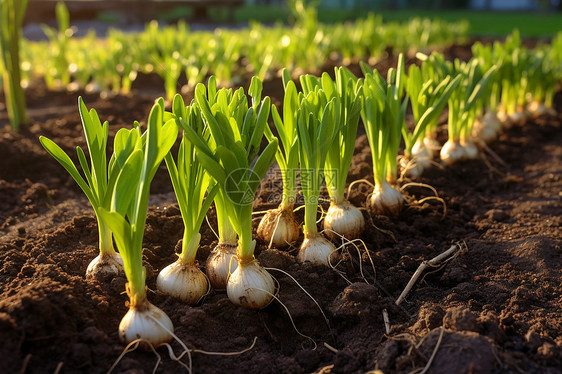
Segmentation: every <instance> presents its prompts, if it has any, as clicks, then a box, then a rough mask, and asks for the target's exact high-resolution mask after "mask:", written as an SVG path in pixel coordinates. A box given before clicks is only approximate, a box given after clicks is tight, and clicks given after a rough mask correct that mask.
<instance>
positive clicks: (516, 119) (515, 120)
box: [509, 110, 527, 125]
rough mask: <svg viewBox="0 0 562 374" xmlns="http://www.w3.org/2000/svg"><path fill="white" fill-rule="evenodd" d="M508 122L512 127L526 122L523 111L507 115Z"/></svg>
mask: <svg viewBox="0 0 562 374" xmlns="http://www.w3.org/2000/svg"><path fill="white" fill-rule="evenodd" d="M509 120H510V121H511V123H512V124H513V125H522V124H524V123H525V121H526V120H527V116H526V114H525V111H524V110H517V111H515V112H513V113H511V114H510V115H509Z"/></svg>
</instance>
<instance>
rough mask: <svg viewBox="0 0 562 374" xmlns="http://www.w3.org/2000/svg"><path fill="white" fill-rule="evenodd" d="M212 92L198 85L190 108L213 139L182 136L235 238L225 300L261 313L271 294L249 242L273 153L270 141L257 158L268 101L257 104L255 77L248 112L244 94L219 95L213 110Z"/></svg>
mask: <svg viewBox="0 0 562 374" xmlns="http://www.w3.org/2000/svg"><path fill="white" fill-rule="evenodd" d="M214 89H215V87H213V88H212V89H211V88H210V89H209V91H211V92H208V91H207V89H206V88H205V86H204V85H202V84H198V85H197V86H196V88H195V102H196V103H197V105H198V106H199V108H200V110H201V113H202V116H203V118H204V120H205V123H206V124H207V126H209V129H210V132H211V134H212V137H211V138H210V139H207V140H206V139H204V138H203V137H202V136H200V135H199V134H197V133H196V132H195V131H194V130H193V129H191V128H190V127H186V128H184V134H185V135H186V136H187V138H188V139H189V141H190V142H191V143H193V145H194V146H195V147H196V148H197V157H198V158H199V160H200V162H201V164H202V165H203V167H204V168H205V169H206V170H207V172H208V173H209V174H210V175H211V176H212V177H213V178H214V179H215V180H216V182H217V183H218V185H219V188H220V190H221V191H222V193H223V196H224V197H225V199H224V200H223V202H222V203H223V204H224V208H225V210H226V212H227V214H228V219H229V220H230V222H231V223H232V226H233V228H234V230H235V231H236V233H237V234H238V247H237V249H236V261H238V266H237V268H236V270H234V272H233V273H232V274H230V276H229V277H228V281H227V286H226V292H227V295H228V298H229V299H230V300H231V301H232V303H234V304H236V305H239V306H243V307H246V308H249V309H260V308H263V307H265V306H267V305H268V304H269V302H270V301H271V300H272V298H273V295H274V292H275V282H274V281H273V277H272V276H271V275H270V274H269V273H268V272H267V270H265V269H264V268H263V267H262V266H261V265H260V264H259V262H258V261H257V260H256V259H255V258H254V249H255V246H256V241H255V240H252V210H253V200H254V196H255V193H256V190H257V189H258V187H259V185H260V181H261V179H262V178H263V177H264V176H265V173H266V172H267V170H268V169H269V167H270V166H271V164H272V163H273V160H274V158H275V154H276V152H277V147H278V141H277V140H276V139H273V140H272V141H271V142H270V143H269V145H268V146H267V147H265V149H264V150H263V151H262V152H261V153H260V144H261V140H262V138H263V133H264V129H265V126H267V119H268V117H269V111H270V106H271V102H270V99H269V97H266V98H264V99H263V101H261V102H260V99H261V82H259V80H258V79H257V78H256V77H254V78H253V79H252V83H251V85H250V89H249V93H250V95H251V96H252V106H251V107H248V101H247V98H246V96H245V94H244V90H243V88H240V89H239V90H237V91H235V92H234V93H232V91H231V90H226V89H221V90H219V91H218V92H217V93H216V100H215V102H214V104H212V102H211V100H209V96H214V92H212V90H214ZM213 148H214V150H213ZM258 154H259V156H258ZM256 156H258V157H257V159H256V160H255V161H254V158H255V157H256Z"/></svg>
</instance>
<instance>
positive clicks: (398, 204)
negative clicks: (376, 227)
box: [369, 181, 404, 217]
mask: <svg viewBox="0 0 562 374" xmlns="http://www.w3.org/2000/svg"><path fill="white" fill-rule="evenodd" d="M403 205H404V196H403V195H402V193H401V192H400V191H398V190H396V189H395V188H394V187H392V186H391V185H390V184H388V182H386V181H382V182H381V183H380V184H377V185H376V186H375V190H374V191H373V194H372V195H371V198H370V200H369V207H370V208H371V211H372V212H373V214H377V215H382V216H387V217H398V215H399V214H400V212H401V211H402V206H403Z"/></svg>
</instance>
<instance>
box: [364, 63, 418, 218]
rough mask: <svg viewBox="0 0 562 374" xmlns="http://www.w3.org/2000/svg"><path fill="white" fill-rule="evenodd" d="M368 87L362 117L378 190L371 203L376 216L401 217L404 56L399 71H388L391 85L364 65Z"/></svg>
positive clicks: (402, 202) (365, 91) (404, 113)
mask: <svg viewBox="0 0 562 374" xmlns="http://www.w3.org/2000/svg"><path fill="white" fill-rule="evenodd" d="M363 73H364V74H365V84H364V86H363V93H364V97H365V100H364V104H363V108H362V110H361V117H362V119H363V125H364V126H365V132H366V133H367V139H368V141H369V146H370V147H371V156H372V158H373V174H374V180H375V189H374V191H373V194H372V195H371V197H370V200H369V207H370V209H371V211H372V212H373V213H374V214H379V215H386V216H389V217H397V216H398V215H399V214H400V211H401V210H402V206H403V204H404V196H402V193H401V192H400V191H398V190H397V189H395V188H394V187H393V186H392V184H394V183H395V181H396V174H397V162H396V159H397V158H398V147H399V146H400V140H401V131H402V128H403V126H404V124H403V123H404V121H405V116H406V107H407V105H408V98H407V97H406V98H405V99H402V97H403V94H404V85H405V83H406V82H405V74H404V56H403V55H402V54H400V56H399V57H398V67H397V69H394V68H391V69H389V71H388V83H387V82H386V81H385V80H384V78H383V77H382V76H381V75H380V73H379V72H378V71H376V70H375V71H368V69H367V67H366V66H365V65H363Z"/></svg>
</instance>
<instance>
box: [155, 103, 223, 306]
mask: <svg viewBox="0 0 562 374" xmlns="http://www.w3.org/2000/svg"><path fill="white" fill-rule="evenodd" d="M172 109H173V114H174V115H175V116H176V118H177V119H178V124H179V125H180V126H181V127H182V128H184V127H190V128H191V129H193V131H195V132H196V133H197V134H198V135H199V136H201V137H203V138H204V139H207V138H208V137H209V136H210V132H209V129H208V128H207V127H206V126H205V124H204V123H203V119H202V117H201V113H200V111H199V110H198V108H197V106H195V105H190V106H188V107H186V106H185V104H184V101H183V99H182V98H181V96H180V95H176V96H175V97H174V101H173V104H172ZM164 160H165V161H166V166H167V167H168V172H169V173H170V179H171V180H172V185H173V187H174V192H175V194H176V198H177V200H178V206H179V209H180V212H181V216H182V220H183V225H184V231H183V239H182V244H181V253H180V255H179V258H178V260H177V261H176V262H174V263H172V264H171V265H168V266H167V267H165V268H164V269H163V270H162V271H161V272H160V273H159V274H158V278H157V279H156V285H157V287H158V289H159V290H160V291H162V292H164V293H166V294H168V295H171V296H173V297H175V298H177V299H179V300H181V301H183V302H186V303H187V304H189V305H196V304H197V303H198V302H199V301H200V300H201V299H202V298H203V297H204V296H205V295H206V294H207V292H208V291H209V281H208V279H207V277H206V276H205V274H204V273H203V272H202V271H201V270H200V269H199V266H198V264H197V262H196V261H195V256H196V254H197V249H198V248H199V242H200V240H201V234H200V233H199V230H200V228H201V225H202V224H203V220H204V219H205V215H206V214H207V210H209V207H210V206H211V203H212V202H213V199H214V197H215V195H216V193H217V191H218V185H216V184H215V185H214V186H213V187H212V188H210V184H211V177H210V176H209V175H208V174H207V173H206V172H205V169H203V166H202V165H201V163H200V162H199V160H198V158H197V156H196V152H195V147H194V146H193V144H192V143H190V142H189V141H188V140H187V138H186V137H185V135H184V136H183V138H182V141H181V144H180V148H179V152H178V156H177V163H176V162H175V161H174V158H173V156H172V154H171V153H168V154H167V155H166V157H165V158H164ZM207 190H208V191H209V192H208V194H207V196H205V194H206V192H207Z"/></svg>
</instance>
